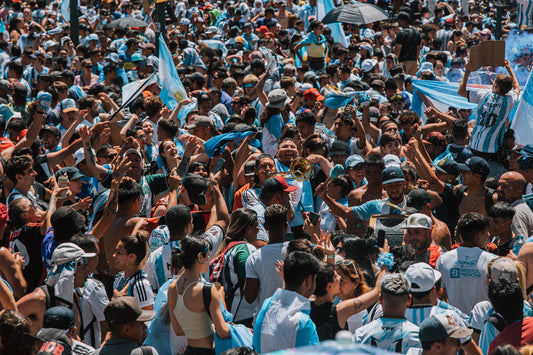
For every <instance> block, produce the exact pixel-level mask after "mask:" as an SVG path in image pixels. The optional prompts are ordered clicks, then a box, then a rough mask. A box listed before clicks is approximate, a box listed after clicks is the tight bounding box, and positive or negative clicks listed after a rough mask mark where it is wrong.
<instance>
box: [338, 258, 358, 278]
mask: <svg viewBox="0 0 533 355" xmlns="http://www.w3.org/2000/svg"><path fill="white" fill-rule="evenodd" d="M335 267H336V268H337V269H341V270H342V271H343V272H345V273H348V275H346V276H348V277H349V278H351V279H353V280H357V279H358V278H359V275H358V273H357V269H356V267H355V263H354V262H353V261H352V260H339V261H337V262H336V263H335Z"/></svg>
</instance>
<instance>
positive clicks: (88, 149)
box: [85, 143, 96, 165]
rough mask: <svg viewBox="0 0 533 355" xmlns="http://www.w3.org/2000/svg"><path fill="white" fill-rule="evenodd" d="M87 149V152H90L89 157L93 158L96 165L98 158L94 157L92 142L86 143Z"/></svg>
mask: <svg viewBox="0 0 533 355" xmlns="http://www.w3.org/2000/svg"><path fill="white" fill-rule="evenodd" d="M85 149H86V150H87V153H88V154H89V159H91V163H93V165H96V159H95V158H94V154H93V150H92V149H91V144H90V143H86V144H85Z"/></svg>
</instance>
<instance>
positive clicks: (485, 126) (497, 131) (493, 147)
mask: <svg viewBox="0 0 533 355" xmlns="http://www.w3.org/2000/svg"><path fill="white" fill-rule="evenodd" d="M468 101H470V102H473V103H477V104H478V108H477V115H476V125H475V127H474V130H473V131H472V137H471V138H470V148H471V149H473V150H477V151H479V152H483V153H496V152H497V151H498V149H499V147H500V145H501V142H502V140H503V133H504V132H505V126H506V122H507V120H508V118H509V112H511V110H512V109H513V107H514V106H515V104H516V103H517V101H518V94H517V93H516V91H514V90H511V91H509V92H508V93H507V94H506V95H505V96H502V95H498V94H495V93H493V92H492V91H487V90H478V91H469V92H468Z"/></svg>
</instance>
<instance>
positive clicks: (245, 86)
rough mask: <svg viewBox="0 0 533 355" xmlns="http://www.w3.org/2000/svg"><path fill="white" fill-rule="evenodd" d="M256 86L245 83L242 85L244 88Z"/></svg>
mask: <svg viewBox="0 0 533 355" xmlns="http://www.w3.org/2000/svg"><path fill="white" fill-rule="evenodd" d="M254 86H255V84H244V85H243V86H242V87H243V88H253V87H254Z"/></svg>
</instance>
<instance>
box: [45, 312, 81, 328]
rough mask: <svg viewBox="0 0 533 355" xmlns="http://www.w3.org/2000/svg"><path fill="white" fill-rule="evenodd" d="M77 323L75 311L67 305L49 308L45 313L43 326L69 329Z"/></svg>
mask: <svg viewBox="0 0 533 355" xmlns="http://www.w3.org/2000/svg"><path fill="white" fill-rule="evenodd" d="M75 325H76V323H75V316H74V312H73V311H72V310H71V309H70V308H67V307H63V306H55V307H52V308H48V309H47V310H46V312H44V315H43V328H56V329H63V330H69V329H72V328H73V327H74V326H75Z"/></svg>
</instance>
